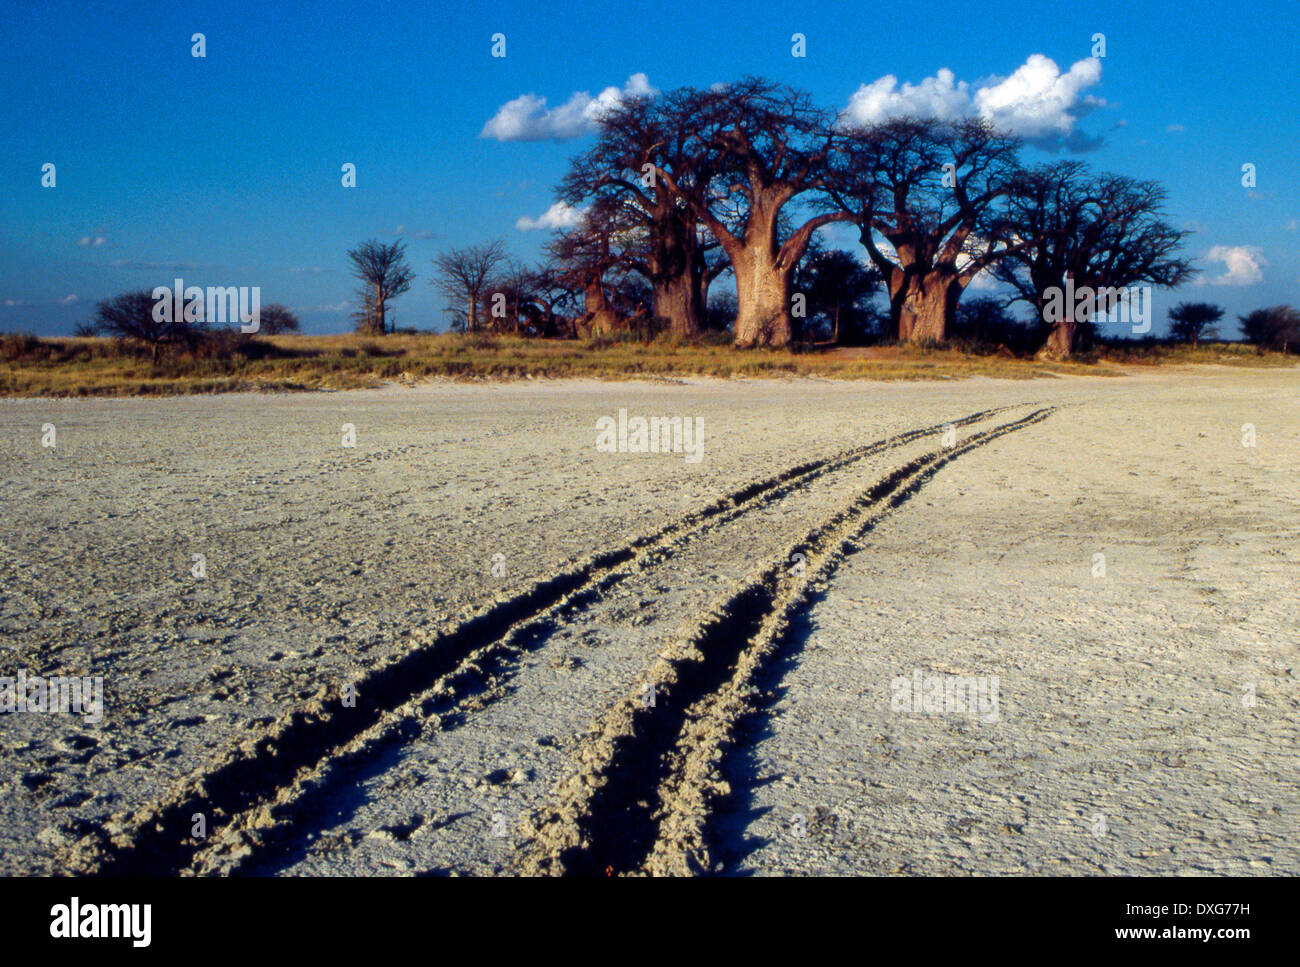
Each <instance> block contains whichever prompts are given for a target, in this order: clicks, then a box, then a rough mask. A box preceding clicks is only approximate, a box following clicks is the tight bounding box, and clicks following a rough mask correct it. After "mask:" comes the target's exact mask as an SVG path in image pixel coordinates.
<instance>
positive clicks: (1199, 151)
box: [0, 0, 1300, 334]
mask: <svg viewBox="0 0 1300 967" xmlns="http://www.w3.org/2000/svg"><path fill="white" fill-rule="evenodd" d="M6 8H7V10H6V29H5V30H4V32H3V33H2V34H0V63H3V65H4V73H3V76H4V80H3V82H0V119H3V125H2V126H0V186H3V187H0V192H3V198H4V203H3V205H0V330H28V331H33V332H37V333H41V334H58V333H68V332H70V331H71V329H72V327H73V326H74V325H75V324H76V323H77V322H78V321H81V320H83V319H86V318H88V317H89V315H90V314H91V312H92V311H93V307H94V303H95V302H96V301H98V300H99V299H102V298H105V297H107V296H110V295H113V294H115V293H117V292H120V291H122V290H125V289H131V288H152V287H153V286H155V285H162V284H170V283H171V282H172V280H173V279H174V278H176V277H177V276H179V277H181V278H183V279H184V280H185V282H186V284H187V285H191V284H192V285H258V286H261V288H262V300H263V303H264V304H265V303H267V302H282V303H285V304H287V305H289V306H291V307H292V308H294V309H295V310H296V311H297V312H298V313H299V315H300V316H301V317H302V319H303V321H304V323H305V328H306V329H307V331H316V332H327V331H341V330H344V329H346V328H349V322H348V313H349V312H350V311H351V309H352V306H351V302H352V300H353V293H354V289H355V283H354V281H353V280H352V279H351V278H350V276H349V275H348V271H347V265H346V256H345V252H346V250H347V249H348V248H349V247H351V246H352V245H355V244H356V243H357V242H358V241H360V240H362V239H365V238H370V237H374V238H379V239H382V240H392V239H396V238H399V237H400V238H405V239H406V240H407V242H408V255H409V258H410V260H411V262H412V264H413V266H414V268H415V270H416V273H417V279H416V281H415V283H414V285H413V286H412V289H411V292H410V293H408V294H407V295H405V296H403V297H402V298H401V299H400V300H398V302H397V304H396V306H397V317H396V322H397V324H398V325H399V326H407V325H410V326H416V327H419V328H430V327H434V326H438V327H441V325H442V314H441V311H440V309H441V304H440V301H439V300H438V299H437V297H436V296H435V294H434V292H433V290H432V288H431V287H430V286H429V284H428V280H429V277H430V274H431V273H430V264H429V263H430V260H431V258H432V257H433V255H434V254H435V253H436V252H437V251H438V249H439V248H441V247H446V246H449V245H464V244H469V243H473V242H479V241H483V240H485V239H488V238H492V237H496V236H500V237H503V238H505V239H506V241H507V243H508V245H509V247H510V248H511V250H512V251H513V252H514V253H515V254H516V255H517V256H519V257H520V258H523V259H526V260H531V259H533V258H535V257H536V255H537V254H538V252H539V251H540V248H541V246H542V245H543V244H544V243H545V241H546V239H547V236H548V233H547V232H546V231H542V230H533V231H522V230H520V229H519V228H518V227H517V224H518V221H519V219H520V218H523V217H527V218H533V219H536V218H539V217H540V216H541V215H542V214H543V213H544V212H545V211H546V210H547V209H548V207H549V206H550V205H551V204H552V202H553V201H554V197H553V194H552V189H553V187H554V185H555V184H556V183H557V182H558V180H559V178H560V177H561V175H562V174H563V171H564V168H565V163H566V160H567V159H568V158H569V157H570V156H571V155H573V154H574V153H576V152H578V151H579V150H581V149H582V148H583V147H584V146H585V145H586V144H587V143H589V136H581V137H578V138H576V139H571V140H554V139H551V140H523V141H520V140H499V139H497V138H494V137H490V136H483V131H484V126H485V124H487V122H488V121H489V120H490V119H492V118H493V117H494V116H497V114H498V112H499V111H500V110H501V109H502V108H503V106H504V105H507V104H508V103H509V102H512V101H515V99H517V98H519V97H521V96H522V95H534V96H536V97H537V98H545V99H546V105H545V108H544V109H543V108H541V107H540V106H539V105H537V104H535V103H534V104H533V105H532V110H531V113H530V114H529V112H527V111H524V113H525V114H528V116H527V117H525V118H524V120H525V121H526V122H528V123H533V124H535V123H551V125H552V127H551V128H548V129H547V130H550V131H553V132H559V133H569V132H568V130H567V129H566V128H565V125H564V124H563V123H562V121H563V117H564V116H557V115H548V114H547V113H545V112H546V111H553V110H554V109H556V108H559V107H561V106H562V105H565V104H566V103H567V104H569V107H570V109H571V111H578V115H579V116H580V113H581V112H580V108H581V106H582V104H583V103H585V102H584V101H583V99H582V97H579V98H578V100H577V101H571V98H572V97H573V96H574V95H575V93H580V92H586V93H587V94H588V95H590V96H592V97H596V96H599V95H600V92H601V91H603V90H604V89H606V88H609V87H615V88H623V87H624V86H625V85H627V84H628V81H629V78H631V77H633V76H634V75H636V74H644V75H645V77H646V79H647V81H648V83H649V85H651V86H653V87H654V88H656V89H660V90H664V89H668V88H671V87H676V86H679V85H683V84H691V85H696V86H707V85H709V84H712V83H716V82H722V81H730V80H735V79H737V78H739V77H740V76H742V75H744V74H747V73H753V74H759V75H762V76H766V77H769V78H772V79H774V80H778V81H782V82H786V83H789V84H793V85H796V86H799V87H803V88H805V89H806V90H808V91H810V92H811V93H812V94H813V95H814V97H815V98H816V99H817V100H818V101H819V102H820V103H822V104H824V105H826V106H827V107H835V108H845V107H847V106H848V105H849V104H850V103H851V99H852V98H853V96H854V94H855V93H856V92H859V91H860V89H862V88H863V85H872V84H873V83H875V84H876V85H877V86H876V87H875V88H872V90H875V91H877V92H878V93H880V94H881V95H882V96H883V97H884V99H885V100H886V101H887V100H889V98H891V97H892V98H895V99H897V98H899V97H920V98H925V97H929V96H932V95H934V96H941V95H942V94H943V90H942V88H943V84H942V83H941V82H940V81H937V80H936V78H938V77H940V72H941V71H951V72H952V75H953V77H954V78H955V80H954V82H953V88H954V89H956V88H958V87H959V86H960V85H963V84H964V85H966V87H965V88H964V89H961V90H959V91H958V93H957V94H955V95H953V96H955V97H958V99H959V100H960V98H962V97H964V98H966V99H967V100H969V101H970V103H971V104H972V105H974V104H976V103H977V102H978V101H979V99H980V97H981V94H980V92H981V91H983V92H985V94H984V95H983V96H984V97H985V98H988V97H994V98H996V97H997V96H998V92H1001V93H1002V94H1006V92H1007V91H1008V86H1007V85H1006V79H1007V78H1009V77H1013V76H1014V77H1018V76H1020V75H1017V74H1016V72H1017V71H1019V70H1021V69H1022V68H1024V67H1025V65H1026V64H1027V63H1029V62H1030V61H1031V58H1035V55H1037V58H1038V59H1037V60H1035V61H1033V63H1035V64H1038V65H1039V66H1040V67H1041V66H1042V63H1043V62H1042V60H1041V58H1048V59H1050V60H1051V61H1052V62H1054V64H1055V65H1057V67H1058V68H1059V71H1060V73H1061V75H1062V76H1063V77H1066V78H1068V77H1069V76H1070V71H1071V68H1072V66H1073V65H1076V64H1077V63H1078V62H1080V61H1087V60H1088V58H1089V57H1090V55H1091V50H1092V45H1093V41H1092V37H1093V35H1094V34H1096V33H1103V34H1104V35H1105V40H1106V56H1105V57H1104V58H1098V59H1097V62H1096V64H1095V65H1093V67H1089V66H1088V65H1087V64H1085V65H1083V67H1081V68H1080V73H1079V75H1078V76H1080V77H1084V75H1087V77H1086V78H1085V81H1086V82H1083V83H1081V84H1080V85H1079V86H1078V89H1077V90H1071V89H1069V85H1068V84H1064V87H1063V88H1062V87H1060V86H1058V87H1055V88H1053V91H1054V92H1056V93H1058V94H1060V93H1061V92H1062V90H1064V92H1065V95H1066V98H1067V99H1066V100H1065V101H1064V102H1062V103H1053V104H1050V105H1048V106H1047V108H1045V109H1044V110H1045V111H1047V113H1048V114H1049V115H1050V117H1048V118H1047V119H1046V120H1048V121H1055V122H1061V121H1062V119H1064V123H1070V124H1072V125H1073V128H1072V132H1073V133H1074V135H1075V137H1074V138H1073V140H1075V141H1078V140H1080V138H1079V135H1084V136H1086V137H1087V138H1089V139H1093V140H1096V139H1100V142H1101V143H1100V146H1098V147H1094V148H1093V149H1092V150H1089V151H1087V152H1086V153H1083V154H1079V155H1078V157H1081V158H1083V160H1086V161H1088V162H1089V163H1090V164H1092V165H1093V166H1094V167H1096V168H1099V169H1101V170H1109V171H1116V172H1121V173H1124V174H1129V175H1133V176H1136V177H1141V178H1154V179H1157V180H1159V181H1160V182H1162V183H1163V184H1164V185H1166V186H1167V188H1168V190H1169V202H1168V210H1169V212H1170V214H1171V216H1172V220H1173V221H1174V222H1175V223H1176V224H1179V225H1181V226H1183V227H1186V228H1189V229H1192V230H1193V231H1194V233H1195V234H1194V235H1193V237H1192V238H1191V240H1190V243H1189V245H1188V248H1187V252H1188V253H1189V254H1190V255H1192V256H1193V257H1195V259H1196V261H1197V264H1198V265H1199V266H1200V267H1201V268H1202V270H1203V278H1204V279H1206V280H1207V281H1206V283H1205V284H1200V285H1189V286H1185V287H1183V288H1182V289H1180V290H1179V291H1178V292H1177V293H1176V294H1175V295H1173V297H1172V298H1171V297H1169V296H1168V295H1161V294H1157V297H1156V314H1157V320H1158V321H1157V326H1156V329H1157V331H1159V330H1160V329H1161V328H1162V326H1163V317H1164V311H1165V309H1167V307H1168V306H1169V305H1170V304H1171V302H1172V301H1176V300H1179V299H1197V300H1201V299H1204V300H1209V301H1213V302H1217V303H1219V304H1221V305H1223V306H1225V307H1226V308H1227V310H1228V318H1230V319H1235V316H1236V315H1238V314H1240V313H1244V312H1246V311H1249V310H1250V309H1253V308H1257V307H1260V306H1264V305H1272V304H1276V303H1280V302H1290V303H1293V304H1296V303H1300V258H1298V257H1297V254H1296V248H1297V242H1300V231H1297V229H1298V228H1300V191H1298V190H1297V187H1296V183H1295V180H1294V179H1295V176H1296V173H1297V172H1300V115H1298V114H1297V111H1296V110H1295V104H1296V102H1297V96H1296V95H1297V88H1298V87H1300V83H1298V82H1297V80H1296V69H1295V59H1294V51H1295V47H1296V41H1297V39H1298V38H1300V33H1298V32H1297V29H1296V28H1297V20H1298V19H1300V12H1298V11H1300V5H1297V4H1295V3H1294V0H1292V2H1285V3H1281V2H1280V3H1273V2H1261V3H1257V4H1253V5H1251V6H1250V7H1249V8H1242V9H1234V8H1231V7H1224V6H1222V5H1221V4H1217V3H1194V2H1185V0H1178V2H1163V0H1162V2H1155V3H1140V2H1135V0H1127V2H1121V3H1093V4H1071V5H1070V8H1069V9H1067V8H1066V7H1065V6H1063V5H1058V4H1045V3H1042V2H1036V3H1011V2H1000V3H978V4H977V3H969V2H967V3H954V4H946V3H926V4H923V5H912V6H906V7H905V6H902V5H897V4H889V5H879V4H863V3H852V4H850V3H835V2H826V3H818V4H808V5H803V4H801V5H791V4H781V5H775V4H765V3H762V2H754V0H749V2H730V0H724V2H720V3H709V4H707V5H701V4H698V3H684V4H674V3H664V2H656V3H654V4H627V3H617V4H613V3H566V4H564V5H562V6H560V5H553V4H544V3H539V2H531V3H499V4H485V3H474V2H458V3H455V4H415V3H409V4H407V3H391V4H380V5H374V6H373V7H371V6H369V5H368V6H367V7H366V8H364V9H363V8H361V7H360V6H358V5H353V4H347V5H335V4H320V3H256V4H254V3H243V2H223V3H211V4H209V3H190V2H187V3H174V2H173V3H158V4H145V3H130V2H126V3H121V4H107V5H103V6H100V5H91V4H89V3H87V4H71V3H59V2H43V3H37V2H27V0H24V2H16V0H10V2H9V3H8V4H6ZM922 10H923V11H924V15H925V17H926V20H925V21H918V20H917V19H916V16H917V13H918V11H922ZM196 32H202V33H203V34H204V35H205V38H206V45H207V52H206V53H207V56H206V57H205V58H202V59H199V58H195V57H193V56H191V41H190V38H191V35H192V34H194V33H196ZM796 32H798V33H802V34H804V35H805V36H806V38H807V40H806V45H807V56H806V57H804V58H795V57H792V56H791V36H792V34H794V33H796ZM496 33H502V34H505V36H506V56H505V57H504V58H494V57H492V56H491V47H492V35H493V34H496ZM1094 67H1095V68H1099V76H1098V77H1095V78H1094V77H1093V76H1092V75H1091V74H1090V73H1089V71H1090V70H1093V68H1094ZM1040 73H1041V72H1040ZM887 75H893V76H894V77H895V78H896V83H895V84H894V85H892V86H891V85H889V84H888V82H883V81H881V78H884V77H886V76H887ZM927 79H929V80H928V81H927ZM1049 79H1050V78H1049ZM1063 83H1064V82H1063ZM904 85H913V88H912V89H911V90H910V92H909V89H908V88H905V87H904ZM1000 85H1001V86H1000ZM1012 87H1014V84H1013V85H1012ZM936 91H937V92H938V94H936ZM989 92H991V93H989ZM1031 93H1032V92H1031ZM862 96H864V97H865V95H862ZM1070 98H1073V100H1070ZM1102 102H1104V103H1102ZM520 103H521V102H516V107H519V109H520V110H521V111H523V110H524V108H525V107H527V105H524V106H523V107H520ZM1021 106H1022V107H1023V106H1024V105H1023V104H1022V105H1021ZM1013 107H1014V105H1013ZM972 109H974V108H972ZM579 126H580V125H579ZM1070 154H1071V152H1070V151H1068V150H1064V149H1063V150H1062V151H1060V152H1058V153H1057V154H1056V155H1055V156H1056V157H1060V156H1069V155H1070ZM1051 156H1052V155H1051V154H1049V153H1048V152H1046V151H1043V150H1040V149H1037V148H1030V149H1027V150H1026V152H1025V155H1024V157H1025V160H1027V161H1040V160H1045V159H1047V158H1049V157H1051ZM47 162H49V163H53V164H55V165H56V171H57V185H56V187H54V188H43V187H42V186H41V171H42V165H43V164H45V163H47ZM345 162H350V163H353V164H355V165H356V166H357V187H356V188H354V189H345V188H343V187H342V185H341V183H340V179H341V171H340V169H341V166H342V165H343V164H344V163H345ZM1245 163H1251V164H1254V165H1255V166H1256V178H1257V185H1256V187H1255V188H1254V189H1248V188H1245V187H1243V186H1242V170H1241V169H1242V165H1243V164H1245ZM850 239H851V234H850V235H845V236H835V239H834V240H836V241H841V240H844V241H845V242H846V247H848V244H849V240H850ZM970 294H974V293H968V296H969V295H970Z"/></svg>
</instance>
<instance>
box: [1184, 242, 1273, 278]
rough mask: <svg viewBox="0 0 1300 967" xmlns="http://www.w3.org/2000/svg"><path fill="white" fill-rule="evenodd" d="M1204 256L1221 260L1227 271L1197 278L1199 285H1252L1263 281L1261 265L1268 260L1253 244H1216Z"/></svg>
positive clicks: (1216, 260) (1212, 259) (1214, 260)
mask: <svg viewBox="0 0 1300 967" xmlns="http://www.w3.org/2000/svg"><path fill="white" fill-rule="evenodd" d="M1205 257H1206V258H1207V259H1209V260H1210V261H1211V262H1222V263H1223V264H1224V265H1225V266H1226V267H1227V270H1228V271H1226V272H1224V273H1223V275H1219V276H1215V277H1214V278H1212V279H1207V278H1205V277H1204V276H1202V277H1201V278H1200V279H1199V280H1198V281H1199V283H1200V284H1201V285H1254V284H1256V283H1257V282H1263V281H1264V270H1263V267H1264V266H1265V265H1268V260H1267V259H1266V258H1264V253H1263V252H1262V251H1260V249H1259V248H1258V247H1256V246H1254V245H1216V246H1214V248H1212V249H1210V251H1209V252H1208V253H1206V256H1205Z"/></svg>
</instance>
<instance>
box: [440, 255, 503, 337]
mask: <svg viewBox="0 0 1300 967" xmlns="http://www.w3.org/2000/svg"><path fill="white" fill-rule="evenodd" d="M505 260H506V248H505V243H504V242H502V241H501V240H500V239H493V240H492V241H490V242H486V243H484V244H482V245H471V246H470V247H468V248H452V249H448V250H447V251H445V252H443V253H442V254H441V255H439V256H438V257H437V258H435V259H434V260H433V267H434V270H435V272H436V274H435V275H434V277H433V278H432V279H431V280H430V282H431V283H432V285H433V286H434V288H436V289H437V290H438V292H439V293H441V294H442V295H443V296H445V297H446V299H447V301H448V302H449V303H451V306H449V311H451V312H453V313H455V314H456V315H457V316H459V314H460V309H459V308H458V307H460V306H464V307H465V314H464V316H463V317H460V319H459V320H456V319H453V323H452V328H453V329H456V330H458V331H468V332H477V331H478V310H479V301H480V300H481V299H482V298H483V294H484V293H485V292H486V291H487V288H488V283H489V280H490V279H491V278H492V275H493V273H494V272H495V271H496V269H497V266H499V265H500V264H501V263H502V262H504V261H505ZM453 307H455V308H453Z"/></svg>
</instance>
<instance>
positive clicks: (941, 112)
mask: <svg viewBox="0 0 1300 967" xmlns="http://www.w3.org/2000/svg"><path fill="white" fill-rule="evenodd" d="M970 104H971V99H970V89H969V85H967V83H966V82H965V81H962V82H960V83H958V82H957V80H956V76H955V75H954V74H953V72H952V71H950V70H948V69H947V68H946V67H945V68H942V69H940V71H939V73H938V75H936V76H935V77H927V78H926V79H925V80H923V81H921V83H920V84H904V85H903V86H902V87H899V86H898V78H897V77H895V76H894V75H893V74H886V75H885V76H884V77H882V78H880V79H879V80H875V81H872V82H871V83H870V84H863V85H862V86H861V87H859V88H858V89H857V90H856V91H854V92H853V96H852V97H851V98H849V106H848V108H847V110H846V112H845V113H846V114H848V116H849V118H850V119H851V120H853V121H856V122H857V123H859V124H874V123H875V122H877V121H883V120H885V119H886V118H896V117H905V116H907V115H915V116H917V117H934V118H940V119H943V120H954V119H956V118H960V117H965V116H966V115H967V114H969V113H970Z"/></svg>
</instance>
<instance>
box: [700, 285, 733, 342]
mask: <svg viewBox="0 0 1300 967" xmlns="http://www.w3.org/2000/svg"><path fill="white" fill-rule="evenodd" d="M739 311H740V305H739V303H738V302H737V301H736V295H735V293H734V292H729V291H727V290H726V289H722V290H720V291H718V292H714V293H713V294H712V295H710V296H709V306H708V309H707V310H706V311H705V313H704V328H705V329H707V330H709V331H710V332H726V331H727V330H728V329H730V328H731V327H732V326H733V325H734V324H735V322H736V313H737V312H739Z"/></svg>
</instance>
